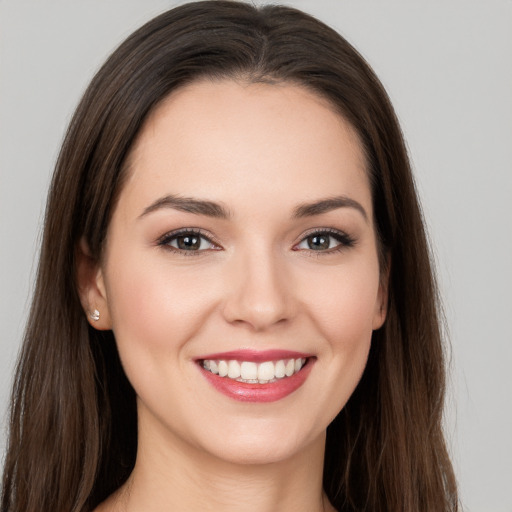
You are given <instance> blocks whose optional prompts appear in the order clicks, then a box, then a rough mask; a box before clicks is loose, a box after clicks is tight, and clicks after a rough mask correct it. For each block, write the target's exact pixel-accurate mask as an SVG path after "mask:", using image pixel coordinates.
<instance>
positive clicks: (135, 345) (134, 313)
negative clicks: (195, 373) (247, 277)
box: [107, 256, 214, 363]
mask: <svg viewBox="0 0 512 512" xmlns="http://www.w3.org/2000/svg"><path fill="white" fill-rule="evenodd" d="M162 260H163V264H162V261H159V260H158V261H157V262H156V263H154V262H152V261H148V260H147V259H146V260H144V258H143V257H140V258H137V257H132V258H130V257H127V256H125V257H124V258H122V257H118V258H115V256H114V257H113V258H112V261H116V262H119V263H118V264H116V268H115V269H112V271H111V272H110V273H109V277H110V279H109V281H108V283H109V285H108V287H107V288H108V297H109V307H110V310H111V316H112V325H113V331H114V334H115V336H116V340H117V344H118V347H119V351H120V354H121V357H122V358H123V359H127V358H128V357H133V358H136V357H139V356H144V357H147V358H149V357H151V358H153V359H154V360H155V363H157V362H158V361H161V360H162V357H165V360H169V361H171V360H176V359H177V357H178V355H180V351H181V350H182V349H184V348H185V345H186V341H187V340H189V339H190V338H192V337H193V335H194V333H195V332H196V330H197V329H199V328H200V327H201V325H202V322H203V319H204V316H205V315H206V314H207V312H208V310H209V309H210V308H211V307H213V302H214V299H213V297H210V296H209V293H210V292H209V290H211V287H209V286H208V281H206V282H205V280H204V279H202V277H201V276H198V275H193V276H191V275H190V272H186V271H184V270H181V271H180V269H179V268H178V269H176V268H172V267H170V265H166V264H165V256H163V257H162Z"/></svg>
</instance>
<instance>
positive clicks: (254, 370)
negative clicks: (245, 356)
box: [240, 361, 258, 380]
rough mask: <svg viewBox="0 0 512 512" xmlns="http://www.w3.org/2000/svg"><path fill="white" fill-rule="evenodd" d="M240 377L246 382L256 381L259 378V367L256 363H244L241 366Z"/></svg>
mask: <svg viewBox="0 0 512 512" xmlns="http://www.w3.org/2000/svg"><path fill="white" fill-rule="evenodd" d="M240 376H241V377H242V379H244V380H255V379H257V378H258V366H257V365H256V363H252V362H249V361H244V362H243V363H242V364H241V365H240Z"/></svg>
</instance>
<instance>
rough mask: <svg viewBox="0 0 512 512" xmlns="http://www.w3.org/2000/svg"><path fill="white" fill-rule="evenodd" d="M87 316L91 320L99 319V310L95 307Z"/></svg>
mask: <svg viewBox="0 0 512 512" xmlns="http://www.w3.org/2000/svg"><path fill="white" fill-rule="evenodd" d="M89 317H90V318H91V320H94V321H95V322H97V321H98V320H99V319H100V312H99V311H98V310H97V309H95V310H94V311H93V312H92V313H89Z"/></svg>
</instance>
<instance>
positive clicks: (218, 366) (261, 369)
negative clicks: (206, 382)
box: [203, 358, 306, 384]
mask: <svg viewBox="0 0 512 512" xmlns="http://www.w3.org/2000/svg"><path fill="white" fill-rule="evenodd" d="M305 363H306V359H304V358H299V359H279V360H278V361H265V362H263V363H254V362H253V361H236V360H234V359H230V360H223V359H220V360H214V359H205V360H204V361H203V368H204V369H205V370H208V371H210V372H212V373H215V374H216V375H219V376H220V377H228V378H230V379H235V380H238V381H241V382H249V383H253V384H257V383H260V384H266V383H267V382H271V381H273V380H275V379H282V378H283V377H291V376H292V375H293V374H294V373H297V372H298V371H299V370H300V369H301V368H302V367H303V366H304V364H305Z"/></svg>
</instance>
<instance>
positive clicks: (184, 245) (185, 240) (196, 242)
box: [171, 235, 201, 251]
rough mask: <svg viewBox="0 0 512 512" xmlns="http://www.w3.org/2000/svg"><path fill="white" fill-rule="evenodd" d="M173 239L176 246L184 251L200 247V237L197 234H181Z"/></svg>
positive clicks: (196, 249)
mask: <svg viewBox="0 0 512 512" xmlns="http://www.w3.org/2000/svg"><path fill="white" fill-rule="evenodd" d="M175 240H176V246H177V248H178V249H182V250H184V251H198V250H199V249H200V248H201V237H199V236H197V235H182V236H178V237H176V239H175ZM171 245H172V244H171Z"/></svg>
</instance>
